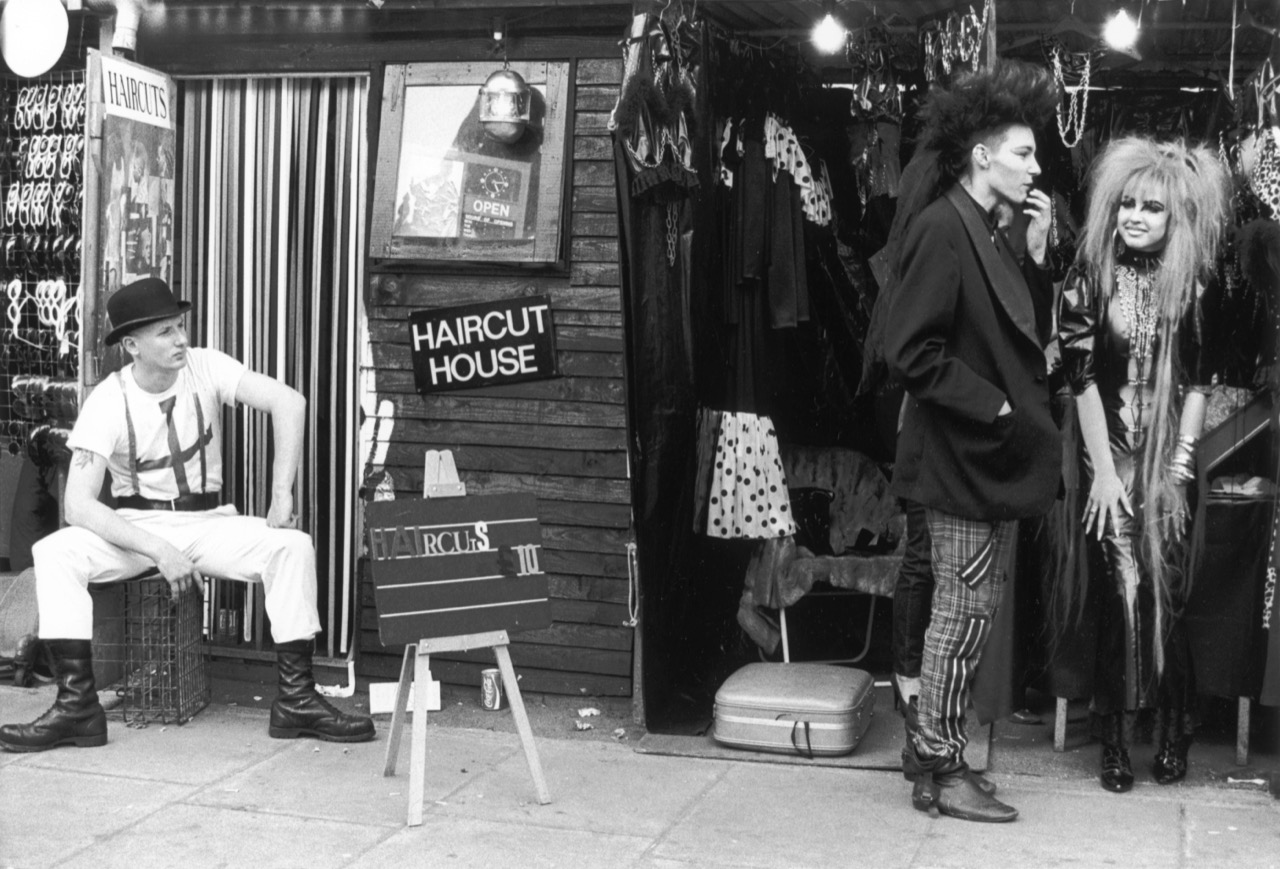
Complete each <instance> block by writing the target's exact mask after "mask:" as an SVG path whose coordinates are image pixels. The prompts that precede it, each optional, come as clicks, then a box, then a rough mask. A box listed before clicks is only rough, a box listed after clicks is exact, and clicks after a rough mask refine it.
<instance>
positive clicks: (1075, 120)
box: [1053, 46, 1093, 148]
mask: <svg viewBox="0 0 1280 869" xmlns="http://www.w3.org/2000/svg"><path fill="white" fill-rule="evenodd" d="M1092 68H1093V55H1092V54H1086V55H1085V60H1084V69H1083V70H1082V71H1081V73H1080V85H1079V86H1078V87H1077V88H1076V92H1075V93H1074V94H1067V119H1066V121H1065V122H1064V121H1063V119H1062V105H1061V104H1059V105H1058V107H1057V110H1056V111H1057V116H1058V135H1059V136H1061V137H1062V144H1064V145H1066V146H1067V147H1068V148H1074V147H1075V146H1076V145H1079V144H1080V140H1081V139H1082V138H1083V137H1084V125H1085V115H1086V114H1088V111H1089V74H1090V71H1091V70H1092ZM1053 78H1054V81H1056V82H1057V84H1058V87H1059V88H1060V89H1061V90H1062V91H1063V93H1066V90H1067V84H1066V80H1065V75H1064V74H1063V71H1062V51H1061V49H1059V48H1058V47H1057V46H1054V48H1053ZM1073 140H1074V141H1073Z"/></svg>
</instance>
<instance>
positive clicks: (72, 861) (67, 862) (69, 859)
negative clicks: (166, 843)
mask: <svg viewBox="0 0 1280 869" xmlns="http://www.w3.org/2000/svg"><path fill="white" fill-rule="evenodd" d="M76 775H97V776H98V777H99V778H108V779H109V778H119V776H104V775H101V774H99V773H79V772H77V773H76ZM133 781H138V779H133ZM142 781H148V779H142ZM193 790H194V788H193ZM187 796H190V794H187ZM185 798H186V797H180V798H175V799H172V800H166V801H165V802H164V803H161V804H160V805H158V806H156V808H155V810H154V811H151V812H147V813H146V814H144V815H139V816H138V817H137V818H135V819H134V821H133V822H132V823H129V824H125V825H124V826H123V827H117V828H116V829H114V830H111V831H110V832H109V833H104V834H102V835H101V836H100V837H98V838H97V839H95V840H94V841H92V842H90V843H89V844H87V845H85V846H84V847H83V848H81V849H79V850H78V851H74V852H72V853H71V854H68V855H67V856H66V857H64V858H63V859H61V860H59V861H58V862H56V863H54V864H52V865H53V866H54V867H58V866H78V865H80V864H78V863H77V862H76V861H77V860H78V858H79V857H80V855H81V854H84V853H85V852H86V851H90V850H92V849H94V848H96V847H98V846H99V845H101V844H102V843H103V842H110V841H112V840H113V839H115V838H116V837H117V836H119V835H120V834H122V833H125V832H127V831H129V830H133V829H134V828H136V827H138V826H139V825H141V824H142V823H143V822H144V821H148V820H150V819H151V818H154V817H155V816H156V815H159V814H162V813H164V811H165V810H166V809H168V808H169V807H170V806H173V805H174V804H176V803H180V802H181V801H182V800H183V799H185Z"/></svg>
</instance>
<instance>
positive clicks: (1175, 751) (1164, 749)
mask: <svg viewBox="0 0 1280 869" xmlns="http://www.w3.org/2000/svg"><path fill="white" fill-rule="evenodd" d="M1190 747H1191V740H1189V739H1178V740H1173V741H1168V742H1165V744H1164V745H1162V746H1160V751H1159V752H1157V753H1156V761H1155V763H1154V764H1153V765H1152V767H1151V772H1152V774H1153V775H1154V776H1155V779H1156V784H1158V785H1171V784H1174V783H1175V782H1180V781H1182V780H1183V779H1184V778H1186V777H1187V749H1188V748H1190Z"/></svg>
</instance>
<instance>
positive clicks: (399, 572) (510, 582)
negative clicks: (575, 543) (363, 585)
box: [366, 495, 551, 645]
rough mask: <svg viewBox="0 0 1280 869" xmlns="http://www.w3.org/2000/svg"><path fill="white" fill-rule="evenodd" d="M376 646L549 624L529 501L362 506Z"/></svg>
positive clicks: (493, 498) (500, 498)
mask: <svg viewBox="0 0 1280 869" xmlns="http://www.w3.org/2000/svg"><path fill="white" fill-rule="evenodd" d="M367 511H368V512H367V513H366V524H367V526H368V530H369V557H370V561H371V565H372V567H371V569H372V573H373V582H374V603H375V605H376V606H377V610H378V633H379V635H380V636H381V638H382V642H383V645H393V644H399V643H415V642H417V641H418V640H420V639H430V638H435V637H453V636H458V635H461V634H477V633H482V632H484V631H499V630H506V631H525V630H532V629H535V628H545V627H548V626H549V625H550V624H551V605H550V603H549V602H548V600H547V576H546V574H545V573H543V572H542V569H541V567H540V566H539V561H540V559H539V556H540V554H541V552H542V529H541V526H539V524H538V511H537V499H536V498H535V497H534V496H533V495H471V496H467V497H463V498H438V499H431V500H404V501H374V502H372V503H370V504H369V505H368V508H367Z"/></svg>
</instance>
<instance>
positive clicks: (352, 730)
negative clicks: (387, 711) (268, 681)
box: [267, 640, 374, 742]
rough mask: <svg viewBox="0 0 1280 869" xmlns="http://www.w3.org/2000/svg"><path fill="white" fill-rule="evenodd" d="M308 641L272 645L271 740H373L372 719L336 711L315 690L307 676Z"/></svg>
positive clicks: (308, 663) (314, 684)
mask: <svg viewBox="0 0 1280 869" xmlns="http://www.w3.org/2000/svg"><path fill="white" fill-rule="evenodd" d="M311 650H312V643H311V641H310V640H297V641H295V642H292V643H277V644H276V666H277V667H278V668H279V672H280V687H279V691H278V693H277V694H276V699H275V701H274V702H273V703H272V704H271V726H270V728H269V729H268V730H267V732H268V733H269V734H271V736H272V737H274V738H275V739H296V738H298V737H299V736H312V737H315V738H316V739H324V740H327V741H328V742H367V741H369V740H370V739H373V735H374V730H373V719H371V718H366V717H365V716H363V715H348V714H347V713H345V712H339V711H338V710H337V709H334V708H333V707H332V706H330V705H329V703H328V702H327V701H326V700H325V699H324V698H323V697H321V696H320V695H319V693H317V692H316V680H315V678H314V677H313V676H312V675H311Z"/></svg>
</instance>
